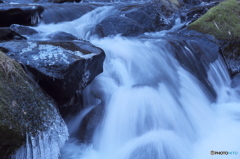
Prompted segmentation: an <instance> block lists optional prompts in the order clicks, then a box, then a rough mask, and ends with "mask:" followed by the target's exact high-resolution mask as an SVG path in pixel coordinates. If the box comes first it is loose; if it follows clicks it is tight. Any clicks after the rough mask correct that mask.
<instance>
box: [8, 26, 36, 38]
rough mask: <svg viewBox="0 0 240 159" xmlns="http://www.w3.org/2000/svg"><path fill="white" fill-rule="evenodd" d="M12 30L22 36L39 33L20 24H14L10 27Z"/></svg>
mask: <svg viewBox="0 0 240 159" xmlns="http://www.w3.org/2000/svg"><path fill="white" fill-rule="evenodd" d="M10 29H11V30H12V31H14V32H16V33H18V34H20V35H23V36H24V35H33V34H37V33H38V31H36V30H34V29H32V28H30V27H28V26H24V25H18V24H12V25H11V26H10Z"/></svg>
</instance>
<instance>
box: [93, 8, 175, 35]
mask: <svg viewBox="0 0 240 159" xmlns="http://www.w3.org/2000/svg"><path fill="white" fill-rule="evenodd" d="M117 8H118V9H119V13H117V14H116V15H113V16H109V17H106V18H105V19H103V20H102V21H101V22H100V23H99V24H97V26H96V27H95V29H94V31H93V34H96V35H98V36H99V37H106V36H110V35H117V34H120V35H122V36H137V35H140V34H143V33H145V32H152V31H160V30H165V29H170V28H171V27H172V25H173V23H174V18H173V17H174V14H173V11H172V10H171V9H168V8H166V7H164V6H163V5H162V6H159V5H155V4H153V3H149V4H144V5H141V4H139V5H125V6H122V5H120V6H118V7H117Z"/></svg>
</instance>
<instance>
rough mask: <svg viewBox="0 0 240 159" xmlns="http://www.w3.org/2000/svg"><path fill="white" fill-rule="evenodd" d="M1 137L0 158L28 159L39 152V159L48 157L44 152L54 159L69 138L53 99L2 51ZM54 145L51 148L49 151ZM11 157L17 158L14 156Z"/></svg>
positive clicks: (0, 53)
mask: <svg viewBox="0 0 240 159" xmlns="http://www.w3.org/2000/svg"><path fill="white" fill-rule="evenodd" d="M0 136H1V138H0V156H1V158H4V157H7V156H9V155H11V154H13V153H16V154H17V157H20V158H23V159H24V158H26V159H27V158H29V157H30V158H31V153H34V152H35V153H37V152H42V153H40V154H38V155H37V158H38V159H40V158H47V157H49V156H45V155H44V154H43V153H45V154H46V155H47V154H48V155H50V156H51V155H52V156H51V158H52V159H57V158H58V155H59V151H60V148H61V146H62V145H63V144H64V142H65V140H66V139H67V136H68V133H67V128H66V125H65V123H64V121H63V119H62V118H61V117H60V115H59V113H58V111H57V109H56V106H55V104H54V102H53V100H52V99H51V98H50V97H49V96H47V95H46V94H45V93H44V92H43V91H41V89H40V87H39V86H38V85H37V84H36V83H35V82H34V81H33V80H31V79H30V77H29V76H28V75H27V74H26V73H25V72H24V70H23V69H22V68H21V66H20V65H19V64H17V63H16V62H15V61H14V60H11V59H10V58H9V57H7V56H6V55H4V54H3V53H2V52H0ZM29 137H30V138H29ZM44 137H45V138H44ZM34 143H35V144H34ZM44 144H48V146H44ZM54 146H55V148H54V149H49V147H50V148H53V147H54ZM20 147H21V149H19V148H20ZM18 149H19V150H18ZM27 151H28V152H27ZM23 152H24V153H23ZM29 152H31V153H29ZM12 157H13V158H17V157H14V155H13V156H12ZM34 158H35V157H34Z"/></svg>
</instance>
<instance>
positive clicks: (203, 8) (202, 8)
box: [181, 2, 219, 23]
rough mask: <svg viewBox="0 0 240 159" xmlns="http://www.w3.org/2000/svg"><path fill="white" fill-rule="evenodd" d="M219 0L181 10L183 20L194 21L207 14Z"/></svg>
mask: <svg viewBox="0 0 240 159" xmlns="http://www.w3.org/2000/svg"><path fill="white" fill-rule="evenodd" d="M217 4H219V2H213V3H207V4H205V5H199V6H196V7H191V8H189V9H186V10H183V11H182V12H181V20H182V21H185V22H189V23H191V22H193V21H195V20H197V19H198V18H200V17H201V16H202V15H203V14H205V13H206V12H207V11H208V10H209V9H210V8H212V7H214V6H216V5H217Z"/></svg>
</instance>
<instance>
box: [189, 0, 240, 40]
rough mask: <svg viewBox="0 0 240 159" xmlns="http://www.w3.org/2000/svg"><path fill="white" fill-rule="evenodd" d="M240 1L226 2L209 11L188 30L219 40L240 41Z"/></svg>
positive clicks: (229, 0) (228, 0) (231, 0)
mask: <svg viewBox="0 0 240 159" xmlns="http://www.w3.org/2000/svg"><path fill="white" fill-rule="evenodd" d="M239 17H240V1H237V0H226V1H224V2H222V3H220V4H218V5H217V6H215V7H213V8H211V9H210V10H208V12H207V13H206V14H204V15H203V16H201V17H200V18H199V19H198V20H196V21H194V22H193V23H191V24H190V25H189V26H188V28H189V29H193V30H196V31H199V32H202V33H205V34H210V35H213V36H214V37H216V38H217V39H219V40H240V25H239V24H240V18H239Z"/></svg>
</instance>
